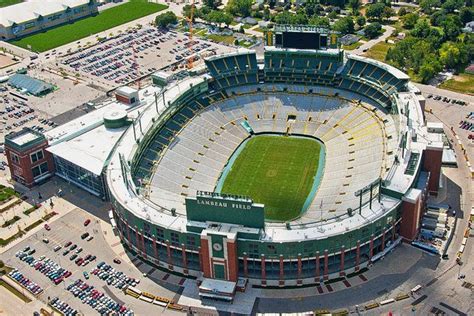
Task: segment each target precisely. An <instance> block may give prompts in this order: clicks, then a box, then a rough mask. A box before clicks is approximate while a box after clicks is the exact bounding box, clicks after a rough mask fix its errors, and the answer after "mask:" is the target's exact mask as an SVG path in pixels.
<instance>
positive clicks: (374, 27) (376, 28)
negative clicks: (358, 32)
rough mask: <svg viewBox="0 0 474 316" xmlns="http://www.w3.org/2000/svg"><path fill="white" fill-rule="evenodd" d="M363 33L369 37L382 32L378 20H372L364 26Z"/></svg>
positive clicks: (376, 35)
mask: <svg viewBox="0 0 474 316" xmlns="http://www.w3.org/2000/svg"><path fill="white" fill-rule="evenodd" d="M364 34H365V36H367V37H368V38H370V39H372V38H376V37H379V35H380V34H382V25H381V24H380V23H378V22H373V23H371V24H369V25H367V26H366V27H365V28H364Z"/></svg>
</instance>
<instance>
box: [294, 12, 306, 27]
mask: <svg viewBox="0 0 474 316" xmlns="http://www.w3.org/2000/svg"><path fill="white" fill-rule="evenodd" d="M290 21H291V24H295V25H306V24H308V17H307V16H306V14H304V12H298V13H296V14H293V15H292V17H291V20H290Z"/></svg>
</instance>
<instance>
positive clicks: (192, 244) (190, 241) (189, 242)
mask: <svg viewBox="0 0 474 316" xmlns="http://www.w3.org/2000/svg"><path fill="white" fill-rule="evenodd" d="M186 247H188V248H191V249H192V248H196V237H195V236H186Z"/></svg>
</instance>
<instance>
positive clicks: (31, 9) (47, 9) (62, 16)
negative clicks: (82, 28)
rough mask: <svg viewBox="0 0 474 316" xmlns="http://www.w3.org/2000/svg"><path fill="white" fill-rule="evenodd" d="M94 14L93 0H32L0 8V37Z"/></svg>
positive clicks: (20, 35)
mask: <svg viewBox="0 0 474 316" xmlns="http://www.w3.org/2000/svg"><path fill="white" fill-rule="evenodd" d="M97 13H98V9H97V2H96V1H95V0H57V1H42V0H33V1H27V2H21V3H18V4H15V5H11V6H7V7H4V8H0V39H1V40H12V39H16V38H20V37H23V36H26V35H29V34H32V33H36V32H41V31H44V30H47V29H49V28H51V27H54V26H57V25H60V24H65V23H70V22H73V21H75V20H77V19H80V18H84V17H87V16H90V15H94V14H97Z"/></svg>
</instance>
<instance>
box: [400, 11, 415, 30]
mask: <svg viewBox="0 0 474 316" xmlns="http://www.w3.org/2000/svg"><path fill="white" fill-rule="evenodd" d="M401 20H402V23H403V27H404V28H406V29H409V30H411V29H412V28H413V27H415V24H416V22H417V21H418V14H416V13H408V14H406V15H404V16H402V18H401Z"/></svg>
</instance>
